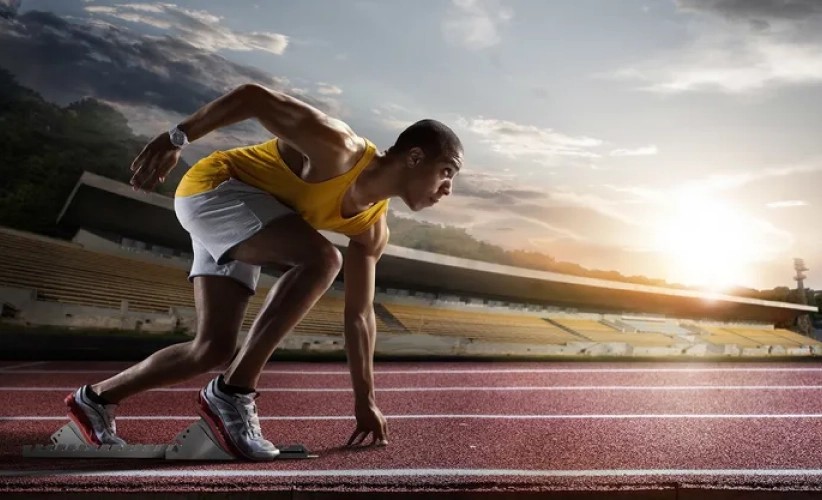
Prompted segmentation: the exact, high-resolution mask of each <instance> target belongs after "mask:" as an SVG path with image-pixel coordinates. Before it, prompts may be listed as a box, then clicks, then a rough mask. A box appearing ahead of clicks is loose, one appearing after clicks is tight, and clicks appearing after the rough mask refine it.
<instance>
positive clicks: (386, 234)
mask: <svg viewBox="0 0 822 500" xmlns="http://www.w3.org/2000/svg"><path fill="white" fill-rule="evenodd" d="M384 203H387V201H386V202H384ZM386 207H387V205H386ZM386 213H387V210H384V211H383V213H382V214H381V215H380V217H379V218H378V219H377V220H376V221H375V222H374V224H372V225H371V226H370V227H369V228H368V229H366V230H365V231H363V232H362V233H360V234H357V235H354V236H351V237H350V239H351V241H352V242H354V243H357V244H359V245H361V246H362V247H364V248H365V249H366V253H367V254H369V255H373V256H375V257H379V256H380V255H382V253H383V251H384V250H385V246H386V245H387V244H388V240H389V238H390V235H391V232H390V230H389V228H388V220H387V218H386Z"/></svg>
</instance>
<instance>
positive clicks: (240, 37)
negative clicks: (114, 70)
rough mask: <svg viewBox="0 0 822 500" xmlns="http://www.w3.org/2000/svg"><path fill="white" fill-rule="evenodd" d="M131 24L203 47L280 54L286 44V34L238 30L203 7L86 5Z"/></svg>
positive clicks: (210, 49) (97, 12)
mask: <svg viewBox="0 0 822 500" xmlns="http://www.w3.org/2000/svg"><path fill="white" fill-rule="evenodd" d="M85 10H86V11H87V12H90V13H92V14H101V15H104V16H107V17H114V18H116V19H120V20H123V21H128V22H132V23H143V24H148V25H150V26H153V27H155V28H158V29H161V30H171V33H172V34H174V35H177V36H179V37H180V38H182V39H184V40H185V41H186V42H188V43H189V44H191V45H193V46H194V47H197V48H199V49H202V50H206V51H209V52H215V51H218V50H223V49H225V50H237V51H249V50H262V51H265V52H270V53H272V54H277V55H280V54H282V53H283V52H285V49H286V47H288V40H289V39H288V37H287V36H286V35H282V34H279V33H270V32H240V31H234V30H231V29H229V28H227V27H225V26H222V25H220V18H219V17H217V16H214V15H212V14H209V13H208V12H206V11H203V10H191V9H184V8H182V7H178V6H176V5H174V4H163V3H157V4H150V5H149V4H140V3H131V4H120V5H117V6H113V7H112V6H98V5H91V6H88V7H86V8H85Z"/></svg>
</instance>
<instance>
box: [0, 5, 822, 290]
mask: <svg viewBox="0 0 822 500" xmlns="http://www.w3.org/2000/svg"><path fill="white" fill-rule="evenodd" d="M17 3H20V2H17V1H15V0H0V14H2V12H3V11H4V10H6V11H10V10H16V11H17V16H16V17H15V18H12V19H6V20H0V66H4V67H6V68H8V69H10V70H11V71H12V72H13V73H14V74H15V75H17V77H18V78H19V79H20V81H21V83H23V84H25V85H27V86H30V87H32V88H34V89H35V90H37V91H38V92H40V93H41V94H42V95H43V96H44V97H45V98H47V99H49V100H52V101H54V102H58V103H67V102H70V101H71V100H74V99H77V98H80V97H84V96H94V97H96V98H98V99H101V100H104V101H106V102H108V103H110V104H111V105H113V106H115V107H117V108H118V109H120V110H121V111H122V112H123V113H124V114H125V115H126V116H127V117H128V119H129V122H130V125H131V126H132V128H133V129H134V130H135V132H137V133H141V134H147V135H155V134H157V133H159V132H162V131H163V130H166V129H167V128H168V127H169V126H171V125H173V124H174V123H175V122H177V121H179V120H181V119H183V118H184V117H185V116H187V115H188V114H190V113H193V112H194V111H196V110H197V109H198V108H199V107H200V106H202V105H203V104H205V103H207V102H208V101H210V100H212V99H214V98H216V97H218V96H219V95H221V94H222V93H224V92H226V91H228V90H230V89H231V88H232V87H234V86H236V85H239V84H241V83H246V82H249V81H253V82H256V83H259V84H262V85H266V86H268V87H270V88H272V89H274V90H278V91H282V92H286V93H288V94H290V95H293V96H295V97H299V98H302V99H305V100H306V101H307V102H309V103H311V104H312V105H314V106H316V107H318V108H319V109H322V110H323V111H325V112H326V113H329V114H331V115H333V116H335V117H338V118H340V119H343V120H345V121H346V122H347V123H348V124H349V125H351V127H352V128H353V129H354V130H355V131H356V132H357V133H359V134H360V135H362V136H365V137H368V138H369V139H370V140H372V141H373V142H375V143H376V144H377V145H378V146H379V147H380V148H382V149H385V148H388V147H389V146H390V145H391V144H392V143H393V141H394V139H395V138H396V136H397V134H399V132H400V131H401V130H402V129H403V127H405V126H407V125H409V124H411V123H413V122H414V121H416V120H419V119H422V118H435V119H438V120H441V121H443V122H445V123H446V124H447V125H449V126H451V127H452V128H453V129H454V131H455V132H457V134H458V135H459V136H460V138H461V139H462V141H463V143H464V145H465V149H466V151H465V168H464V170H463V172H461V173H460V175H459V177H458V178H457V180H456V183H455V186H454V191H453V194H452V195H451V196H450V197H449V199H447V200H446V201H444V202H441V203H440V204H438V205H437V207H435V208H431V209H427V210H424V211H422V212H417V213H412V212H410V211H409V210H408V209H407V208H406V207H404V206H403V204H402V202H401V201H399V200H395V201H394V202H392V207H393V208H394V209H395V210H397V211H398V213H400V214H401V215H404V216H408V217H414V218H416V219H418V220H424V221H429V222H435V223H445V224H451V225H455V226H459V227H464V228H466V230H467V231H468V232H469V233H470V234H471V235H473V236H475V237H476V238H478V239H481V240H485V241H488V242H491V243H494V244H497V245H500V246H503V247H505V248H510V249H516V248H518V249H525V250H532V251H539V252H543V253H546V254H549V255H552V256H554V257H556V258H557V259H558V260H563V261H569V262H576V263H579V264H581V265H583V266H585V267H588V268H591V269H601V270H615V271H619V272H621V273H622V274H625V275H645V276H648V277H652V278H661V279H665V280H668V281H669V282H672V283H682V284H688V285H697V286H703V287H705V288H708V289H713V290H721V289H723V288H724V287H726V286H729V285H740V286H748V287H754V288H771V287H775V286H793V285H794V282H793V280H792V276H793V274H794V271H793V258H795V257H800V258H804V259H805V261H806V264H807V265H808V267H809V268H810V271H809V272H808V276H809V279H808V281H807V282H806V285H807V286H810V287H814V288H816V287H822V234H821V233H820V232H819V231H817V230H815V225H814V222H815V221H816V220H818V219H817V218H818V217H819V216H820V215H822V213H821V212H820V208H819V206H818V205H817V202H816V200H815V197H814V194H815V191H817V190H818V186H820V185H822V141H820V140H819V131H820V130H822V113H819V108H818V106H815V105H813V104H812V103H814V102H817V103H818V102H820V101H822V29H820V28H822V2H820V1H819V0H755V1H754V0H656V1H651V0H620V1H618V2H615V1H613V0H568V1H559V0H557V1H551V2H536V1H524V0H521V1H516V0H418V1H416V2H410V1H408V0H351V1H350V2H332V1H330V0H316V1H312V2H287V1H279V0H278V1H263V0H253V1H243V0H233V1H232V2H222V1H216V0H197V1H177V2H176V3H158V2H148V1H145V2H140V3H134V2H129V1H128V0H123V1H116V2H115V1H109V0H74V1H71V0H23V1H22V3H21V5H16V4H17ZM267 137H268V136H267V134H266V133H265V131H264V130H263V129H261V128H260V127H258V126H256V125H254V124H243V125H242V126H236V127H232V128H231V129H228V130H224V131H219V132H215V133H213V134H211V135H210V136H208V137H206V138H204V139H201V140H200V141H198V142H197V143H195V144H194V145H192V146H191V147H190V148H189V149H188V150H187V151H186V156H185V157H186V159H187V160H188V161H189V162H193V161H196V159H198V158H199V157H202V156H204V155H206V154H208V153H210V152H211V151H213V150H215V149H220V148H229V147H235V146H238V145H243V144H249V143H252V142H255V141H259V140H265V139H266V138H267Z"/></svg>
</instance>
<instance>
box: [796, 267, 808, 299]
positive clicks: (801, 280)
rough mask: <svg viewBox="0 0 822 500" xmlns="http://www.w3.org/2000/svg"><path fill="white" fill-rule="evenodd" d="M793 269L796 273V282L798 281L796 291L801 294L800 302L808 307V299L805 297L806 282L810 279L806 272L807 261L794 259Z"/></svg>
mask: <svg viewBox="0 0 822 500" xmlns="http://www.w3.org/2000/svg"><path fill="white" fill-rule="evenodd" d="M793 269H794V271H796V276H794V278H793V279H794V281H796V291H797V292H799V301H800V303H801V304H803V305H808V298H807V297H806V296H805V280H806V279H807V278H808V277H807V276H806V275H805V271H807V270H808V268H807V267H805V259H793Z"/></svg>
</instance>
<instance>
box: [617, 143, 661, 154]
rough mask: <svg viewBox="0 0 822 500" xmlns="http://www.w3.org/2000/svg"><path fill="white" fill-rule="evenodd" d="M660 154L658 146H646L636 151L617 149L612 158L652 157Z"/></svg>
mask: <svg viewBox="0 0 822 500" xmlns="http://www.w3.org/2000/svg"><path fill="white" fill-rule="evenodd" d="M658 152H659V150H658V149H657V147H656V146H654V145H651V146H644V147H641V148H636V149H615V150H613V151H611V156H651V155H655V154H657V153H658Z"/></svg>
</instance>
